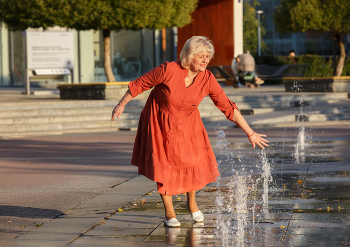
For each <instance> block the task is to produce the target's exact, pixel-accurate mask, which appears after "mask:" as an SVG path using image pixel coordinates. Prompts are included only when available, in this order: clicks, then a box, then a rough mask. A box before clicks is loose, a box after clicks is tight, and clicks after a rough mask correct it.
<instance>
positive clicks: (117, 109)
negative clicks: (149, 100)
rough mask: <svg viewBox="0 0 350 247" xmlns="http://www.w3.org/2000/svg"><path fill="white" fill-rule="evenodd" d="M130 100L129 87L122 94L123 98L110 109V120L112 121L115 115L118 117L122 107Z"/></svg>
mask: <svg viewBox="0 0 350 247" xmlns="http://www.w3.org/2000/svg"><path fill="white" fill-rule="evenodd" d="M130 100H132V95H131V92H130V89H128V91H126V93H125V94H124V96H123V98H122V99H121V100H120V101H119V103H118V104H117V105H116V106H115V107H114V109H113V111H112V121H114V118H115V117H117V118H118V119H119V118H120V116H121V115H122V113H123V111H124V107H125V106H126V104H127V103H128V102H129V101H130Z"/></svg>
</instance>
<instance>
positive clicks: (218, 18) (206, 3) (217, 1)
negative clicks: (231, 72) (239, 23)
mask: <svg viewBox="0 0 350 247" xmlns="http://www.w3.org/2000/svg"><path fill="white" fill-rule="evenodd" d="M192 19H193V22H192V23H191V24H189V25H187V26H185V27H183V28H179V29H178V55H179V54H180V52H181V50H182V47H183V45H184V44H185V42H186V40H188V39H189V38H191V37H192V36H195V35H200V36H206V37H208V38H209V39H210V40H212V41H213V44H214V47H215V54H214V58H213V59H212V60H211V61H210V63H209V65H231V62H232V59H233V0H199V2H198V7H197V9H196V10H195V12H194V13H193V14H192Z"/></svg>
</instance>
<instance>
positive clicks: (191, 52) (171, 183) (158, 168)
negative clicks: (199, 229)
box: [112, 36, 268, 227]
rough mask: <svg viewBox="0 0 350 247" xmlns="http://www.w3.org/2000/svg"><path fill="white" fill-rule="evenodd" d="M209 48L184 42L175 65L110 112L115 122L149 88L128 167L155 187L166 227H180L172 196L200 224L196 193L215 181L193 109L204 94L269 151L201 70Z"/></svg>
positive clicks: (199, 39)
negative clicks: (184, 198) (182, 197)
mask: <svg viewBox="0 0 350 247" xmlns="http://www.w3.org/2000/svg"><path fill="white" fill-rule="evenodd" d="M213 55H214V46H213V45H212V43H211V41H210V40H208V39H207V38H206V37H203V36H193V37H192V38H190V39H189V40H187V41H186V43H185V45H184V47H183V49H182V51H181V53H180V61H174V62H170V63H169V62H166V63H163V64H161V65H159V66H158V67H156V68H155V69H153V70H151V71H149V72H147V73H146V74H144V75H143V76H141V77H140V78H138V79H136V80H134V81H132V82H130V84H129V89H128V91H127V92H126V93H125V95H124V97H123V98H122V99H121V100H120V102H119V103H118V105H117V106H116V107H115V108H114V110H113V112H112V121H114V119H115V117H117V118H118V119H119V118H120V116H121V114H122V113H123V111H124V107H125V105H126V104H127V103H128V102H129V101H130V100H131V99H132V98H134V97H136V96H137V95H138V94H140V93H142V92H144V91H146V90H149V89H151V88H152V87H153V90H152V92H151V93H150V95H149V97H148V100H147V102H146V104H145V107H144V109H143V111H142V112H141V116H140V122H139V126H138V130H137V134H136V138H135V144H134V150H133V155H132V160H131V163H132V164H133V165H135V166H138V173H139V174H142V175H144V176H146V177H147V178H149V179H151V180H153V181H155V182H157V187H158V192H159V193H160V195H161V197H162V200H163V203H164V207H165V220H164V222H165V225H166V226H170V227H176V226H180V222H179V221H178V220H177V219H176V215H175V211H174V208H173V202H172V195H177V194H180V193H187V198H188V200H187V204H186V206H187V209H188V210H189V211H190V212H191V216H192V219H193V220H194V221H196V222H200V221H203V219H204V216H203V214H202V212H201V211H200V210H199V208H198V206H197V203H196V200H195V193H196V190H200V189H202V188H203V187H205V186H206V185H207V184H209V183H211V182H214V181H216V179H217V177H218V176H220V174H219V171H218V166H217V163H216V159H215V155H214V152H213V150H212V148H211V146H210V142H209V138H208V135H207V132H206V130H205V128H204V125H203V122H202V120H201V117H200V114H199V110H198V105H199V103H200V102H201V101H202V99H203V98H204V97H205V96H207V95H209V97H210V98H211V99H212V101H213V102H214V104H215V105H216V106H217V108H219V109H220V110H221V111H222V112H223V113H224V114H225V116H226V118H227V119H228V120H230V121H232V122H234V123H235V124H236V125H237V126H239V127H240V128H242V129H243V131H244V132H245V133H246V134H247V135H248V139H249V141H250V142H251V143H252V145H253V147H254V148H255V145H259V146H260V147H261V148H264V146H266V147H267V146H268V145H267V143H268V141H267V140H265V139H264V138H263V137H265V135H261V134H257V133H255V132H254V131H253V130H252V129H251V128H250V127H249V125H248V124H247V122H246V121H245V119H244V118H243V117H242V115H241V114H240V112H239V110H238V108H237V106H236V104H235V103H233V102H232V101H231V100H230V99H229V98H228V97H227V96H226V94H225V92H224V91H223V89H222V88H221V86H220V85H219V83H218V82H217V81H216V79H215V77H214V75H213V74H212V73H211V72H209V71H208V70H206V67H207V65H208V63H209V61H210V59H211V58H212V57H213Z"/></svg>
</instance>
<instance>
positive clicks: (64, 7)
mask: <svg viewBox="0 0 350 247" xmlns="http://www.w3.org/2000/svg"><path fill="white" fill-rule="evenodd" d="M197 2H198V0H152V1H149V0H30V1H28V0H16V1H13V0H0V21H2V22H5V23H6V24H7V25H8V27H9V28H10V29H12V30H26V29H27V28H29V27H31V28H40V27H42V28H44V29H47V28H49V27H52V26H55V25H58V26H61V27H67V28H71V29H76V30H78V31H79V30H90V29H93V30H102V31H103V37H104V49H105V51H104V54H105V56H104V58H105V60H104V67H105V71H106V76H107V79H108V81H115V77H114V75H113V72H112V69H111V61H110V33H111V31H112V30H114V31H120V30H122V29H126V30H139V29H142V28H149V29H161V28H167V27H173V26H178V27H182V26H184V25H186V24H189V23H190V22H191V21H192V19H191V14H192V13H193V12H194V10H195V8H196V7H197Z"/></svg>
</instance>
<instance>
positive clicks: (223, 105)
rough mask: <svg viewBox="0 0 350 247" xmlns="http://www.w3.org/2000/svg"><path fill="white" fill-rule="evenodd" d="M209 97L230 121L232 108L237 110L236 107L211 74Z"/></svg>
mask: <svg viewBox="0 0 350 247" xmlns="http://www.w3.org/2000/svg"><path fill="white" fill-rule="evenodd" d="M209 97H210V98H211V100H212V101H213V102H214V104H215V105H216V107H217V108H218V109H219V110H220V111H221V112H222V113H224V114H225V116H226V118H227V119H228V120H230V121H232V120H233V113H234V110H235V109H237V110H238V107H237V106H236V104H235V103H233V102H232V101H231V100H230V99H229V98H228V97H227V95H226V94H225V92H224V90H223V89H222V87H221V86H220V84H219V83H218V82H217V80H216V79H215V77H214V75H212V74H211V76H210V79H209Z"/></svg>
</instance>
